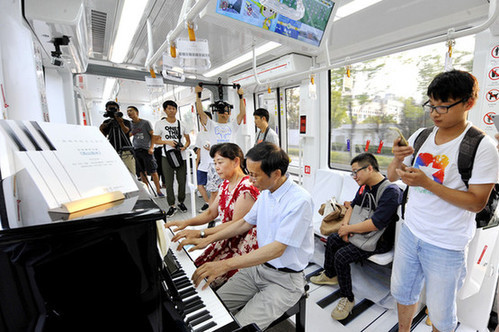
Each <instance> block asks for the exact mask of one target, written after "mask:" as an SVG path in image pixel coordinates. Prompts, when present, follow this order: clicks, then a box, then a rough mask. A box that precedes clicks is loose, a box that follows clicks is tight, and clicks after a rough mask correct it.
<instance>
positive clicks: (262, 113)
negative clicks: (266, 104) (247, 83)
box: [253, 108, 270, 122]
mask: <svg viewBox="0 0 499 332" xmlns="http://www.w3.org/2000/svg"><path fill="white" fill-rule="evenodd" d="M253 116H259V117H261V118H265V120H266V121H267V122H269V119H270V114H269V111H267V110H266V109H265V108H257V109H256V110H255V111H254V112H253Z"/></svg>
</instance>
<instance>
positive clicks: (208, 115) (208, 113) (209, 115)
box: [204, 111, 213, 119]
mask: <svg viewBox="0 0 499 332" xmlns="http://www.w3.org/2000/svg"><path fill="white" fill-rule="evenodd" d="M204 114H206V116H207V117H209V118H210V119H213V117H212V116H211V113H210V112H206V111H205V112H204Z"/></svg>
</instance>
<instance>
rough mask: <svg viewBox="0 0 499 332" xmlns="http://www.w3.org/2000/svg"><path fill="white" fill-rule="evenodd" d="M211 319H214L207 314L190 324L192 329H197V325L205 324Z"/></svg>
mask: <svg viewBox="0 0 499 332" xmlns="http://www.w3.org/2000/svg"><path fill="white" fill-rule="evenodd" d="M211 318H213V317H212V316H211V315H210V314H206V315H204V316H201V317H199V318H198V319H195V320H193V321H192V322H191V323H190V324H191V326H192V327H196V326H197V325H199V324H201V323H204V322H206V321H207V320H209V319H211Z"/></svg>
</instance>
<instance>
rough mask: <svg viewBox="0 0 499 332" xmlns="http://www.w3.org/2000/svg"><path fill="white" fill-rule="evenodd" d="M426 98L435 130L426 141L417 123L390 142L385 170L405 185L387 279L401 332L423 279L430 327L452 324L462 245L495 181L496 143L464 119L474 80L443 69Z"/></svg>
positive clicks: (474, 97)
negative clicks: (404, 142)
mask: <svg viewBox="0 0 499 332" xmlns="http://www.w3.org/2000/svg"><path fill="white" fill-rule="evenodd" d="M427 95H428V97H429V100H428V101H427V102H426V103H425V104H424V105H423V107H424V109H425V111H428V112H429V113H430V117H431V119H432V120H433V122H434V124H435V127H434V128H432V129H431V131H430V130H427V131H426V133H428V136H427V138H426V139H424V137H423V138H419V136H420V134H421V135H423V132H425V130H424V129H423V128H421V129H420V130H418V131H416V132H415V133H414V134H413V135H412V136H411V137H410V138H409V146H399V145H398V144H399V142H400V141H401V139H400V137H398V138H397V139H395V141H394V147H393V153H394V158H393V160H392V162H391V163H390V165H389V167H388V179H389V180H390V181H395V180H397V179H399V178H400V179H402V181H403V182H404V183H406V184H407V185H408V196H407V197H408V200H407V205H406V211H405V216H404V217H405V218H404V219H405V222H404V224H403V225H402V228H401V231H400V234H399V238H398V241H397V247H396V250H395V258H394V262H393V272H392V281H391V290H392V295H393V296H394V298H395V299H396V300H397V308H398V319H399V331H401V332H403V331H407V332H408V331H410V328H411V322H412V318H413V317H414V315H415V313H416V309H417V302H418V300H419V294H420V293H421V290H422V288H423V284H425V285H426V305H427V307H428V312H429V316H430V319H431V321H432V323H433V329H434V331H435V330H438V331H453V330H454V329H455V328H456V325H457V315H456V295H457V292H458V290H459V288H460V287H461V286H462V284H463V281H464V277H465V276H466V260H465V258H466V255H465V250H466V247H467V246H468V243H469V242H470V241H471V239H472V238H473V236H474V234H475V229H476V222H475V214H476V213H477V212H479V211H481V210H482V209H483V208H484V207H485V205H486V203H487V200H488V198H489V195H490V193H491V190H492V188H493V187H494V184H495V183H497V181H498V171H499V165H498V161H499V158H498V154H497V150H496V147H495V143H494V142H493V140H492V139H491V138H490V137H487V136H485V137H481V139H476V137H477V136H482V134H481V133H480V132H479V130H477V129H476V128H475V127H473V126H472V124H471V123H469V122H467V121H466V118H467V115H468V111H469V110H470V109H471V108H472V107H473V105H474V104H475V102H476V100H477V96H478V82H477V80H476V78H475V77H474V76H473V75H471V74H470V73H468V72H464V71H459V70H452V71H449V72H444V73H441V74H439V75H437V76H436V77H435V78H434V79H433V81H432V82H431V83H430V85H429V87H428V90H427ZM477 132H478V134H477ZM413 146H414V148H413ZM416 147H418V149H417V151H416V149H415V148H416ZM475 150H476V151H475ZM473 155H474V157H473V159H471V157H470V156H473ZM466 156H467V157H466ZM463 158H464V159H471V161H472V163H473V167H472V168H470V169H468V170H469V171H470V172H471V174H470V175H469V176H464V175H463V174H462V173H463V170H464V169H465V168H466V167H462V166H461V167H459V166H458V164H461V163H462V160H463ZM458 160H460V162H459V163H458ZM468 168H469V167H468ZM463 178H464V179H466V178H468V179H469V181H468V183H467V184H466V183H465V181H463Z"/></svg>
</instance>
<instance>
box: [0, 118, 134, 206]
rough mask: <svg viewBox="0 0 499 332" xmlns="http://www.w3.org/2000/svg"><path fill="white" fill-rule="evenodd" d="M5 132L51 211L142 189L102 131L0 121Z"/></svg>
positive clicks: (47, 124) (18, 162)
mask: <svg viewBox="0 0 499 332" xmlns="http://www.w3.org/2000/svg"><path fill="white" fill-rule="evenodd" d="M0 125H1V126H0V129H1V130H0V132H1V133H2V134H3V136H4V137H5V140H6V141H9V142H10V146H11V148H12V150H13V154H14V155H15V156H16V157H17V158H16V159H17V160H16V163H17V164H18V165H16V171H19V170H21V169H26V170H27V171H28V173H29V174H30V176H31V178H32V179H33V181H34V182H35V184H36V186H37V187H38V189H39V190H40V192H41V193H42V196H43V198H44V200H45V201H46V202H47V205H48V207H49V209H54V208H58V207H60V206H61V204H63V203H68V202H71V201H74V200H77V199H83V198H89V197H93V196H97V195H101V194H105V193H109V192H114V191H120V192H122V193H124V194H126V193H129V192H135V191H138V187H137V185H136V184H135V182H134V180H133V177H132V175H131V174H130V172H129V171H128V169H127V168H126V166H125V164H124V163H123V161H122V160H121V158H120V156H119V155H118V153H117V152H116V151H115V150H114V148H113V147H112V146H111V144H110V143H109V142H108V140H107V138H106V137H105V136H104V135H102V133H101V132H100V131H99V129H98V128H97V127H90V126H77V125H67V124H56V123H47V122H42V123H36V122H29V121H23V122H21V121H12V120H0Z"/></svg>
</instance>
